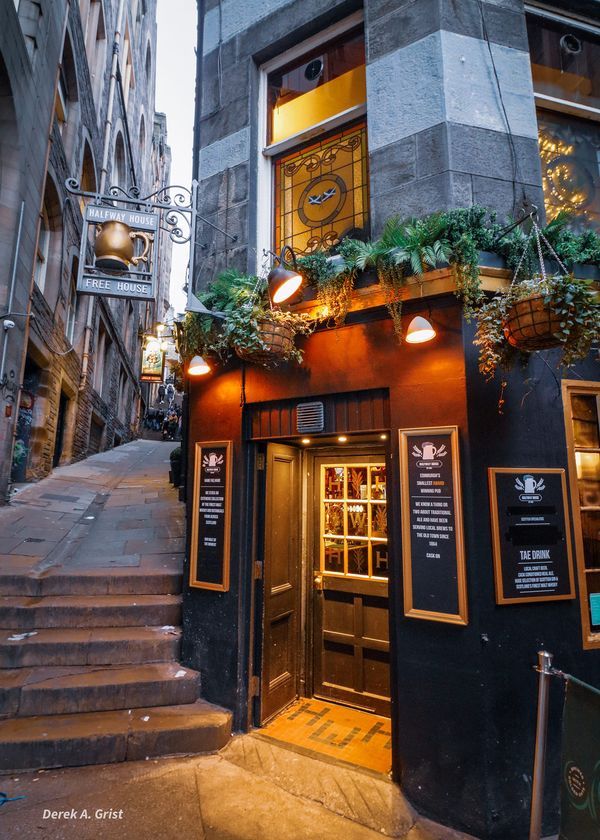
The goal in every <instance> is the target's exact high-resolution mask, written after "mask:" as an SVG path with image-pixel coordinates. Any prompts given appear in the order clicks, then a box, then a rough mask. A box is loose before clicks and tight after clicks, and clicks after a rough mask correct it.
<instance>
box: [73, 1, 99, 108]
mask: <svg viewBox="0 0 600 840" xmlns="http://www.w3.org/2000/svg"><path fill="white" fill-rule="evenodd" d="M79 9H80V13H81V26H82V29H83V34H84V38H85V52H86V55H87V60H88V66H89V68H90V79H91V81H92V93H93V96H94V102H95V103H96V107H98V104H99V102H100V99H101V97H102V89H103V87H104V72H105V70H106V26H105V23H104V8H103V5H102V0H81V2H80V5H79Z"/></svg>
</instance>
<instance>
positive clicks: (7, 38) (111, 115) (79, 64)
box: [0, 0, 170, 500]
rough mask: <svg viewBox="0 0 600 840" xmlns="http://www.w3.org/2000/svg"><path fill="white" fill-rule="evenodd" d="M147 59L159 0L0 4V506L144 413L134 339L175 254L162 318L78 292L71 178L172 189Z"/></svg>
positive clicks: (132, 428) (115, 437) (121, 436)
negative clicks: (14, 487) (15, 490)
mask: <svg viewBox="0 0 600 840" xmlns="http://www.w3.org/2000/svg"><path fill="white" fill-rule="evenodd" d="M115 54H116V55H117V61H116V63H115V61H113V56H114V55H115ZM155 56H156V0H80V2H79V3H67V2H66V0H59V2H55V3H48V2H45V0H42V2H31V0H14V3H10V2H4V3H2V5H1V7H0V86H1V91H2V92H1V101H0V109H1V117H0V254H1V264H2V266H3V268H2V273H1V275H0V316H2V315H3V316H4V317H3V318H2V323H3V325H4V326H3V329H2V330H0V358H1V370H0V380H1V385H0V387H1V401H2V410H1V414H0V499H2V500H5V499H6V498H7V490H8V487H9V484H10V482H11V481H13V482H20V481H25V480H37V479H40V478H42V477H43V476H45V475H47V474H48V473H49V472H50V471H51V470H52V468H53V466H56V465H59V464H65V463H69V462H70V461H73V460H77V459H79V458H82V457H84V456H85V455H86V454H89V453H91V452H97V451H99V450H103V449H106V448H109V447H112V446H115V445H118V444H119V443H122V442H124V441H126V440H129V439H130V438H131V437H132V436H133V435H135V433H136V429H137V426H138V422H139V418H140V413H143V405H144V393H143V392H142V390H141V387H140V384H139V381H138V380H139V364H140V355H141V342H142V336H143V333H144V331H145V330H146V329H149V328H150V327H151V326H152V324H153V323H154V322H155V321H156V320H157V319H158V318H159V317H160V316H161V315H162V314H163V312H164V311H165V310H166V307H167V305H168V304H167V301H166V299H167V297H168V271H169V266H170V246H169V245H166V247H165V248H163V249H162V254H163V255H162V257H161V269H162V271H161V274H160V277H159V290H158V297H157V300H158V304H157V307H158V311H153V310H154V309H155V307H154V306H153V304H151V303H146V302H136V301H128V300H117V299H104V298H102V299H101V298H99V297H90V296H84V295H80V294H78V293H77V291H76V277H77V269H78V258H79V246H80V240H81V228H82V211H83V209H84V204H83V200H82V199H80V198H78V197H77V196H73V195H70V194H69V193H68V192H67V190H66V188H65V180H66V179H67V178H74V179H76V180H77V181H79V183H80V184H81V187H82V189H84V190H86V191H91V192H96V191H97V192H106V191H107V190H108V188H109V187H110V186H111V185H113V184H114V185H118V186H120V187H123V188H129V187H131V186H137V187H138V188H139V189H140V192H141V194H142V195H145V194H148V193H150V192H152V191H153V190H154V189H157V188H158V187H160V186H163V185H165V184H166V183H168V177H169V168H170V152H169V148H168V146H167V144H166V120H165V118H164V115H156V114H155V112H154V93H155V81H154V80H155ZM11 324H14V326H12V325H11Z"/></svg>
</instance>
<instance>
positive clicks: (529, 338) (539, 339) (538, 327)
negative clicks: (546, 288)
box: [502, 294, 563, 353]
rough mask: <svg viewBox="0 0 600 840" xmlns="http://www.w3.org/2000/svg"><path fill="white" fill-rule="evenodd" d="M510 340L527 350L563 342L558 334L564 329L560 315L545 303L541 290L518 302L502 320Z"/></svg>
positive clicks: (507, 338)
mask: <svg viewBox="0 0 600 840" xmlns="http://www.w3.org/2000/svg"><path fill="white" fill-rule="evenodd" d="M502 329H503V330H504V335H505V337H506V340H507V341H508V343H509V344H511V345H512V346H513V347H516V348H517V349H518V350H524V351H526V352H528V353H531V352H533V351H534V350H547V349H549V348H551V347H558V346H560V345H561V344H562V343H563V342H562V341H561V340H560V339H559V338H557V337H556V334H557V333H560V332H561V326H560V317H559V316H558V315H557V314H556V313H555V312H554V311H553V310H552V309H551V308H550V307H549V306H548V305H547V304H546V303H544V297H543V295H540V294H534V295H530V296H529V297H526V298H523V299H522V300H519V301H518V302H517V303H515V304H514V305H513V306H512V307H511V308H510V310H509V312H508V315H507V316H506V320H505V321H504V323H503V324H502Z"/></svg>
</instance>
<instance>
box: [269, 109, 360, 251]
mask: <svg viewBox="0 0 600 840" xmlns="http://www.w3.org/2000/svg"><path fill="white" fill-rule="evenodd" d="M368 183H369V179H368V155H367V127H366V124H365V123H361V124H360V125H355V126H353V127H352V128H348V129H345V130H344V131H340V132H338V133H337V134H334V135H333V136H329V137H327V138H324V139H322V140H319V141H318V142H316V143H314V142H313V143H309V144H308V145H306V146H303V147H302V148H301V149H299V150H296V151H294V152H291V153H290V154H286V155H284V156H282V157H280V158H278V159H277V160H276V162H275V237H274V238H275V250H276V251H277V252H279V250H280V248H281V247H282V246H283V245H290V246H291V247H292V248H293V249H294V251H295V252H296V253H297V254H310V253H313V252H315V251H320V250H327V249H328V248H331V247H332V246H333V245H335V244H336V243H338V242H339V241H340V239H341V238H342V237H343V236H346V235H348V234H351V235H360V234H361V233H365V234H366V233H367V232H368V224H369V186H368Z"/></svg>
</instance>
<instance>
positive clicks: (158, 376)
mask: <svg viewBox="0 0 600 840" xmlns="http://www.w3.org/2000/svg"><path fill="white" fill-rule="evenodd" d="M164 372H165V352H164V350H161V349H160V345H159V344H158V342H153V343H152V342H151V343H149V344H148V345H147V346H146V347H144V348H142V367H141V373H140V382H162V381H163V378H164Z"/></svg>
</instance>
